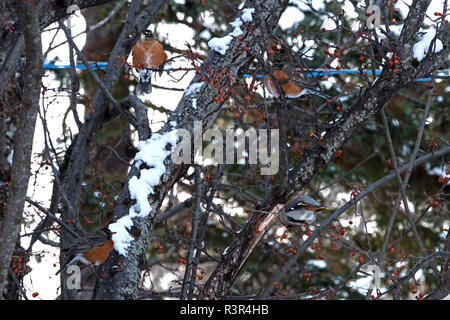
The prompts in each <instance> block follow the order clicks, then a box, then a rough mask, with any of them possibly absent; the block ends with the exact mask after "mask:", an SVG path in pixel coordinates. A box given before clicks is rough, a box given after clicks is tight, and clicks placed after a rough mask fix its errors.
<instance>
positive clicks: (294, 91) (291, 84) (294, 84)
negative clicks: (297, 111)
mask: <svg viewBox="0 0 450 320" xmlns="http://www.w3.org/2000/svg"><path fill="white" fill-rule="evenodd" d="M272 75H273V78H272V76H271V75H270V74H266V75H265V76H264V86H265V87H266V88H267V90H268V91H269V92H270V94H271V95H273V96H274V97H275V98H279V97H280V93H279V92H278V88H277V85H276V83H275V81H274V79H275V80H276V81H278V84H279V86H280V88H281V90H282V91H283V93H284V95H285V96H286V97H287V98H291V99H294V98H298V97H301V96H303V95H305V94H313V95H317V96H320V97H322V98H326V99H328V98H330V97H329V96H328V95H325V94H323V93H321V92H320V91H317V90H315V89H312V88H306V87H307V86H308V85H307V84H300V83H299V81H298V79H297V78H296V76H295V75H288V73H286V72H284V71H283V70H280V69H275V70H273V72H272Z"/></svg>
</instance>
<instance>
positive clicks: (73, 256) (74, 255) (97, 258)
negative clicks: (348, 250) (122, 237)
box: [56, 227, 115, 275]
mask: <svg viewBox="0 0 450 320" xmlns="http://www.w3.org/2000/svg"><path fill="white" fill-rule="evenodd" d="M113 234H115V232H111V230H109V228H108V227H104V228H102V229H100V230H98V231H97V232H96V233H94V234H91V235H89V236H87V237H85V238H81V239H78V240H77V241H76V242H75V243H74V244H73V245H72V246H70V247H69V248H65V249H63V250H62V251H63V252H64V253H65V255H66V257H68V259H67V262H66V263H64V264H63V265H62V266H61V268H60V269H59V270H58V272H56V275H57V274H59V273H60V272H61V271H63V270H65V269H66V268H67V267H68V266H70V265H71V264H74V263H76V262H78V261H80V262H81V263H83V264H86V265H90V264H92V265H97V266H98V265H101V264H102V263H103V262H105V261H106V260H107V259H108V258H109V254H110V252H111V250H112V249H113V247H114V241H113V240H112V235H113Z"/></svg>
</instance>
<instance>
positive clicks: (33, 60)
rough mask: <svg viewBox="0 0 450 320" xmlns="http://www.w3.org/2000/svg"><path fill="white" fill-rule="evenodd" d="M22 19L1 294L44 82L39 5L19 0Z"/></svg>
mask: <svg viewBox="0 0 450 320" xmlns="http://www.w3.org/2000/svg"><path fill="white" fill-rule="evenodd" d="M16 3H17V7H18V13H19V19H20V23H21V24H22V25H23V26H24V28H23V35H24V39H25V43H26V45H25V56H26V67H25V73H24V88H23V96H22V104H21V109H20V116H19V117H20V118H19V120H20V121H19V127H18V129H17V131H16V136H15V141H14V157H13V164H12V170H11V182H10V190H9V194H8V202H7V205H6V210H5V218H4V221H3V222H2V225H1V231H0V238H1V239H2V243H1V244H0V297H2V296H3V292H4V289H5V286H6V283H7V277H8V269H9V265H10V260H11V255H12V252H13V250H14V247H15V244H16V240H17V236H18V235H19V232H20V226H21V223H22V214H23V208H24V203H25V197H26V194H27V190H28V180H29V177H30V175H31V173H30V163H31V153H32V149H33V136H34V129H35V125H36V118H37V113H38V110H39V96H40V92H41V85H42V72H43V70H42V63H43V60H42V45H41V32H40V28H39V20H38V16H37V11H36V5H35V3H34V2H33V1H27V2H24V1H21V0H18V1H16Z"/></svg>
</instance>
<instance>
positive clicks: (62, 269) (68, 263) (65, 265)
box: [55, 256, 78, 276]
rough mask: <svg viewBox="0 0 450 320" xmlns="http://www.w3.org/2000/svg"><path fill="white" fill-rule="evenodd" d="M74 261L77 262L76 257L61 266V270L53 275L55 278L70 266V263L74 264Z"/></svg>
mask: <svg viewBox="0 0 450 320" xmlns="http://www.w3.org/2000/svg"><path fill="white" fill-rule="evenodd" d="M75 260H78V256H75V257H74V258H73V259H70V260H69V261H68V262H66V263H65V264H63V265H62V266H61V268H59V270H58V271H57V272H56V273H55V276H57V275H58V274H59V273H60V272H61V271H64V270H65V269H66V268H67V267H68V266H70V265H71V264H72V263H74V262H75Z"/></svg>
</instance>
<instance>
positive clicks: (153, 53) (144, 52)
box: [132, 30, 167, 94]
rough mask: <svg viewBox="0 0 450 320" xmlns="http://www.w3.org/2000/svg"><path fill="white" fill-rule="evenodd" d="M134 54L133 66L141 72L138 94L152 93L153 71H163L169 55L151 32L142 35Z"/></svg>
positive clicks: (134, 48) (135, 46) (133, 51)
mask: <svg viewBox="0 0 450 320" xmlns="http://www.w3.org/2000/svg"><path fill="white" fill-rule="evenodd" d="M132 54H133V66H134V67H136V69H137V70H138V71H139V84H138V87H137V93H138V94H148V93H151V92H152V82H151V79H152V73H153V70H155V69H160V70H162V67H163V65H164V63H165V62H166V61H167V54H166V53H165V52H164V49H163V46H162V45H161V43H159V42H158V41H156V40H154V39H153V33H152V32H151V31H149V30H147V31H146V32H145V33H141V39H140V40H139V41H138V42H137V43H136V44H135V45H134V47H133V49H132ZM160 75H161V71H160Z"/></svg>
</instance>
